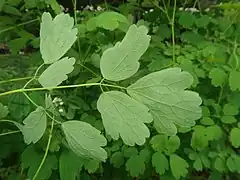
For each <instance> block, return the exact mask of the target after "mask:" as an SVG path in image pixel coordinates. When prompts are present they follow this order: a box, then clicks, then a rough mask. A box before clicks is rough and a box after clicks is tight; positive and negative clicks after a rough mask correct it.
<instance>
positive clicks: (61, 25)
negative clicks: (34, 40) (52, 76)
mask: <svg viewBox="0 0 240 180" xmlns="http://www.w3.org/2000/svg"><path fill="white" fill-rule="evenodd" d="M73 25H74V20H73V18H72V17H70V16H69V15H68V14H64V13H61V14H59V15H57V16H56V17H55V18H54V19H52V17H51V15H50V13H46V12H45V13H43V15H42V23H41V28H40V51H41V54H42V58H43V60H44V63H45V64H52V63H54V62H56V61H57V60H59V59H60V58H61V57H62V56H63V55H64V54H65V53H66V52H67V51H68V50H69V48H70V47H71V46H72V45H73V43H74V42H75V41H76V39H77V28H74V29H73Z"/></svg>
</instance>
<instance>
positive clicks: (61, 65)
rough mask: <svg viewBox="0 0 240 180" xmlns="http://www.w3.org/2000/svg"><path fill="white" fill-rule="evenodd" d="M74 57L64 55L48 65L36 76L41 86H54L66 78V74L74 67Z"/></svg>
mask: <svg viewBox="0 0 240 180" xmlns="http://www.w3.org/2000/svg"><path fill="white" fill-rule="evenodd" d="M74 64H75V59H74V58H68V57H65V58H63V59H61V60H59V61H57V62H55V63H54V64H52V65H50V66H49V67H48V68H47V69H46V70H45V71H44V72H43V73H42V74H41V75H40V77H39V78H38V81H39V83H40V84H41V85H42V86H43V87H56V86H58V85H59V84H61V83H62V82H63V81H65V80H67V78H68V77H67V74H69V73H71V72H72V71H73V69H74V67H73V65H74Z"/></svg>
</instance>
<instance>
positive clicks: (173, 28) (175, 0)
mask: <svg viewBox="0 0 240 180" xmlns="http://www.w3.org/2000/svg"><path fill="white" fill-rule="evenodd" d="M176 8H177V0H174V7H173V15H172V20H171V27H172V51H173V52H172V55H173V57H172V61H173V65H175V63H176V56H175V16H176Z"/></svg>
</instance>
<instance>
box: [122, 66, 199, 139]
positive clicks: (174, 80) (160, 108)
mask: <svg viewBox="0 0 240 180" xmlns="http://www.w3.org/2000/svg"><path fill="white" fill-rule="evenodd" d="M192 83H193V78H192V76H191V75H190V74H189V73H187V72H181V69H180V68H169V69H165V70H162V71H158V72H154V73H151V74H149V75H146V76H144V77H143V78H141V79H139V80H138V81H137V82H135V83H134V84H132V85H131V86H129V87H128V88H127V92H128V93H129V95H130V96H131V97H132V98H134V99H136V100H138V101H139V102H142V103H143V104H145V105H146V106H147V107H148V108H149V109H150V112H151V114H152V115H153V120H154V126H155V128H156V129H157V131H158V132H159V133H164V134H166V135H169V136H172V135H175V134H176V133H177V127H176V125H177V126H180V127H191V126H194V125H195V120H197V119H199V118H200V117H201V108H200V104H201V103H202V101H201V98H200V97H199V95H198V94H197V93H195V92H192V91H188V90H185V89H186V88H188V87H190V85H191V84H192Z"/></svg>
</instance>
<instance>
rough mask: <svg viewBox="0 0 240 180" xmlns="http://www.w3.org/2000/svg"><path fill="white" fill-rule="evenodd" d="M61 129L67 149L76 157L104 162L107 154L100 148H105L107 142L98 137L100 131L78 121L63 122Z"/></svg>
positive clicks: (103, 138)
mask: <svg viewBox="0 0 240 180" xmlns="http://www.w3.org/2000/svg"><path fill="white" fill-rule="evenodd" d="M62 129H63V131H64V134H65V136H66V140H67V142H68V145H69V147H70V148H71V149H72V150H73V152H75V153H76V154H77V155H79V156H82V157H84V158H94V159H96V160H101V161H105V160H106V158H107V153H106V151H105V150H104V149H102V148H101V146H105V145H106V144H107V140H106V139H105V137H103V136H102V135H100V131H98V130H97V129H95V128H94V127H92V126H91V125H90V124H88V123H85V122H80V121H67V122H64V123H62Z"/></svg>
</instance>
